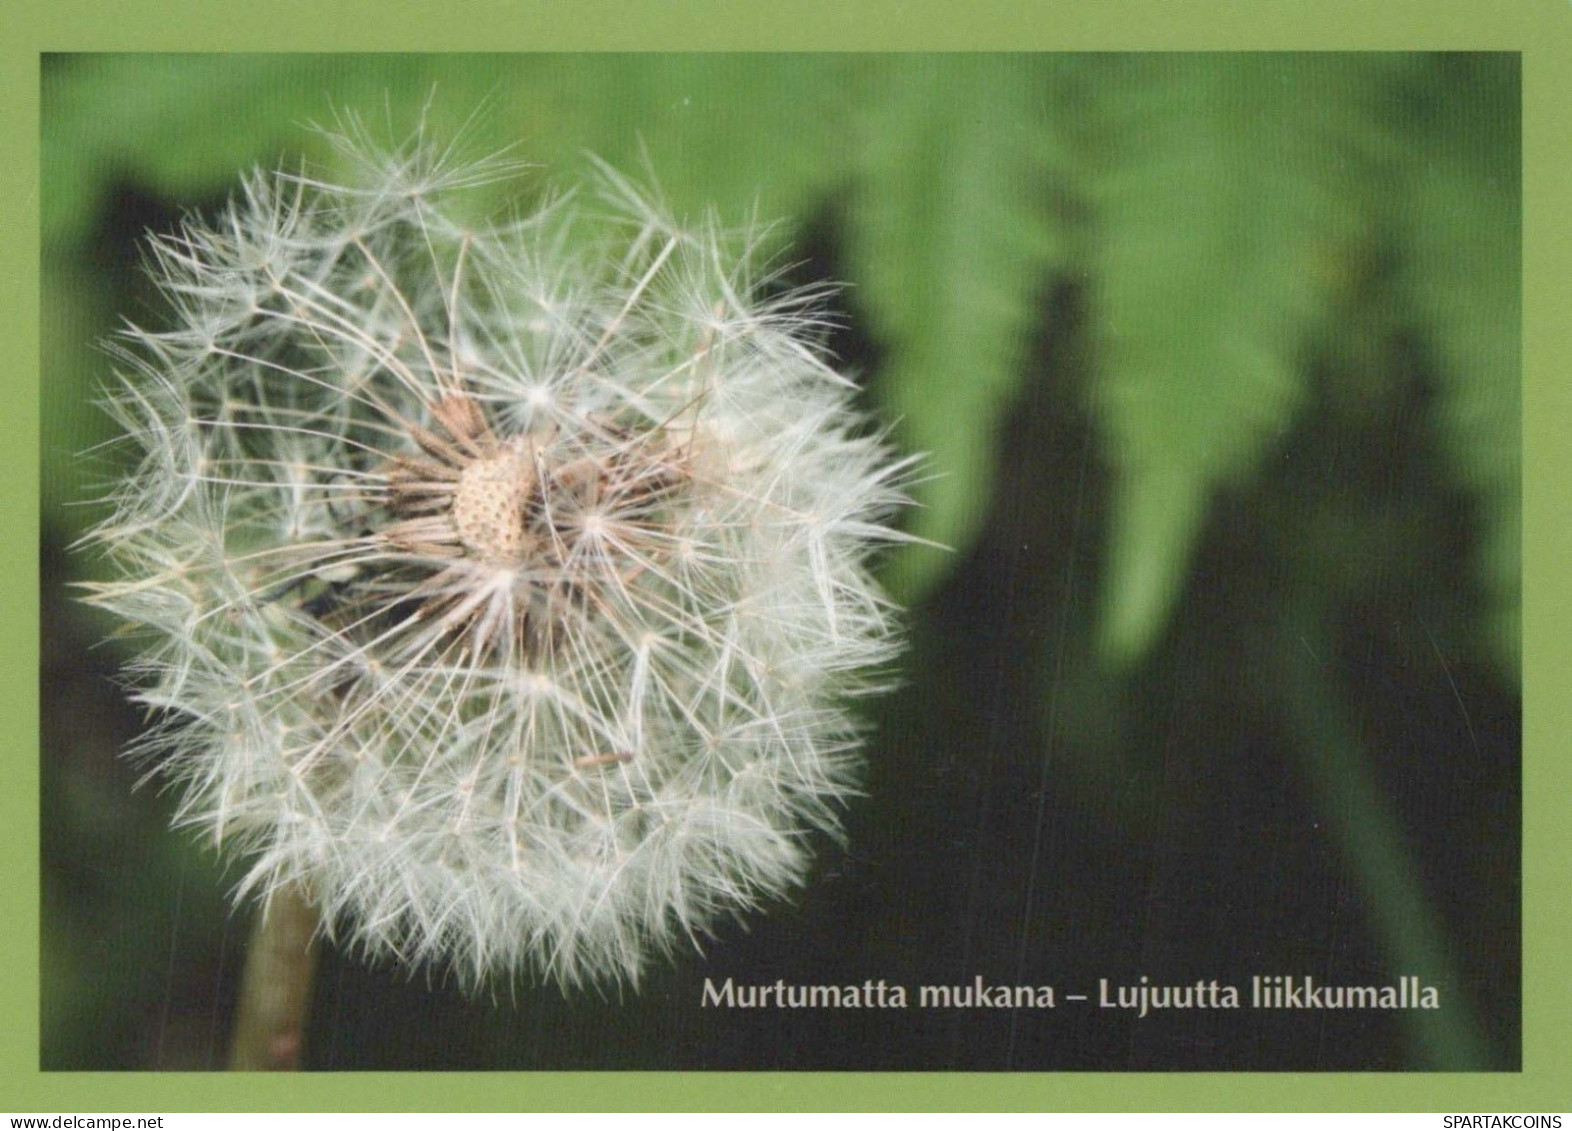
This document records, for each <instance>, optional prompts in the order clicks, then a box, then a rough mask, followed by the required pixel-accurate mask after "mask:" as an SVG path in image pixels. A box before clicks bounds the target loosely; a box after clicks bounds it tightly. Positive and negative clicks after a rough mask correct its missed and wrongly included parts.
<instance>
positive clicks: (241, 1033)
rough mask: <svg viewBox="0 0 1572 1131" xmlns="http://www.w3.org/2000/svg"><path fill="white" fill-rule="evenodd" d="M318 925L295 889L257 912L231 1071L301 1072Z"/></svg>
mask: <svg viewBox="0 0 1572 1131" xmlns="http://www.w3.org/2000/svg"><path fill="white" fill-rule="evenodd" d="M317 926H318V919H317V911H316V908H315V907H313V906H312V904H311V903H310V902H309V901H308V900H307V899H306V896H305V894H304V893H303V892H302V891H301V890H300V889H299V888H297V887H294V886H288V887H285V888H283V889H281V890H279V891H277V892H275V893H274V894H273V897H272V898H271V899H270V900H269V901H268V903H267V905H266V906H265V907H263V908H262V909H261V910H259V911H258V912H257V917H256V922H255V924H254V925H253V926H252V928H251V941H250V943H249V944H248V946H247V948H246V968H245V973H244V974H243V975H242V976H241V981H240V1005H239V1008H238V1010H237V1013H236V1018H235V1036H234V1043H233V1045H232V1046H231V1047H230V1050H229V1068H230V1071H232V1072H293V1071H295V1070H297V1069H299V1067H300V1064H301V1060H302V1059H303V1056H304V1052H305V1045H306V1021H307V1019H308V1017H309V1016H310V1011H311V983H312V980H313V976H314V974H315V971H316V958H317V945H316V935H317Z"/></svg>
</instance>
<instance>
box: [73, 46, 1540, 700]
mask: <svg viewBox="0 0 1572 1131" xmlns="http://www.w3.org/2000/svg"><path fill="white" fill-rule="evenodd" d="M1516 84H1517V76H1516V70H1515V66H1514V65H1513V64H1512V63H1511V61H1510V60H1509V59H1507V57H1504V56H1479V57H1473V58H1472V59H1471V60H1467V61H1458V60H1447V59H1437V58H1425V57H1418V56H1394V55H1381V54H1339V55H1274V54H1250V55H1244V54H1241V55H1219V56H1187V55H1168V54H1154V55H1141V56H1052V55H1030V56H1028V55H991V56H967V55H958V56H921V55H918V56H873V57H868V56H832V55H782V56H683V55H634V56H627V55H583V56H560V55H543V56H419V55H412V56H364V57H341V56H223V57H202V56H135V57H132V56H90V57H81V58H73V57H53V58H51V60H50V61H49V65H48V66H46V68H45V89H44V107H45V145H44V169H43V182H44V189H45V191H44V194H43V225H44V226H43V233H44V241H45V249H46V262H47V263H48V264H49V265H50V270H49V272H48V273H47V275H46V283H47V285H48V293H47V296H46V303H45V309H46V339H45V340H46V342H47V343H48V347H49V348H48V349H47V350H46V363H45V374H44V377H45V391H46V395H45V424H46V432H47V438H46V445H45V448H46V452H47V453H48V455H46V468H45V472H46V475H45V483H46V501H47V502H48V503H49V504H50V505H51V506H53V505H56V504H59V503H61V502H63V501H65V500H67V499H70V498H75V497H80V496H81V495H82V494H83V493H84V489H83V484H82V481H81V479H82V476H81V472H80V465H79V462H78V461H77V459H76V457H75V454H74V453H77V452H80V451H82V450H83V449H85V448H87V447H89V446H91V445H92V444H93V443H95V442H96V441H98V440H100V439H103V438H104V436H103V429H104V427H105V426H104V424H103V423H102V421H101V420H100V418H99V417H98V416H97V415H95V414H94V413H93V412H91V411H90V410H89V409H87V408H86V407H85V406H86V405H87V402H89V401H90V400H91V389H92V388H93V386H94V385H95V384H96V383H97V382H98V381H99V380H100V379H101V377H102V370H103V369H104V368H105V365H104V363H101V362H99V361H97V360H96V359H95V358H94V357H93V356H91V355H90V353H89V352H88V350H87V349H86V348H85V347H84V342H89V341H91V340H92V339H93V338H95V337H98V336H101V334H102V333H103V332H105V331H107V330H108V329H109V323H108V318H109V316H110V312H111V311H112V310H115V309H120V310H124V309H126V307H127V305H128V304H127V303H126V302H125V301H124V299H125V295H124V294H123V293H122V294H117V295H112V296H111V297H109V298H106V297H105V290H104V288H103V287H102V286H101V285H98V284H97V282H96V279H95V275H96V274H97V273H98V272H99V271H100V270H101V268H102V264H101V263H100V262H99V261H97V260H95V258H94V253H93V249H92V248H91V247H90V246H89V244H90V242H91V241H92V240H93V239H94V238H95V237H96V235H97V233H98V232H99V230H100V228H101V226H102V224H103V222H104V221H103V210H104V207H105V205H106V202H107V201H108V199H109V194H110V192H111V191H112V190H113V189H114V188H115V187H116V186H126V185H131V186H135V187H136V188H138V189H139V190H141V191H142V192H144V193H153V194H156V195H158V196H160V197H163V198H166V199H168V200H170V201H172V202H175V201H178V202H187V203H189V202H193V201H208V202H212V201H213V200H215V199H218V198H220V197H221V194H223V193H224V192H226V191H227V189H228V186H229V185H231V184H232V183H233V179H234V176H235V174H236V172H237V171H238V170H239V169H241V168H244V167H246V166H249V165H251V164H254V163H259V162H260V163H273V162H275V161H278V160H280V159H284V160H291V161H293V160H296V159H298V158H299V157H301V156H303V157H304V158H305V159H307V160H309V161H313V162H318V163H328V164H330V163H331V162H332V160H333V156H332V154H331V153H328V152H326V151H325V148H324V146H323V145H322V144H321V141H320V139H318V138H317V137H315V136H314V135H313V134H311V133H310V132H309V131H308V130H306V129H304V128H303V127H304V126H305V125H306V124H308V123H310V122H314V121H316V122H320V121H331V120H332V119H333V117H334V115H335V114H336V113H338V112H341V111H353V112H356V113H358V114H360V115H361V116H362V117H363V118H365V119H366V121H367V123H368V125H369V126H370V128H372V129H373V131H374V132H385V133H386V135H387V137H388V138H389V139H390V140H397V139H399V138H400V137H402V136H403V134H404V133H406V132H407V131H408V129H409V128H411V126H412V124H413V123H415V122H416V121H419V120H422V119H424V120H425V121H426V123H427V129H428V132H429V133H430V134H431V135H432V136H433V137H436V138H443V137H448V136H451V135H454V134H460V133H462V134H463V135H464V138H465V144H466V146H467V147H468V148H469V149H471V150H473V151H480V152H484V151H489V150H491V149H496V148H501V147H505V146H514V147H516V148H517V150H518V151H519V152H520V153H522V154H523V155H525V156H527V157H528V158H530V159H531V160H537V161H539V162H540V163H541V164H542V166H544V167H545V171H546V177H547V178H548V179H549V178H554V177H560V178H561V179H564V180H571V178H572V176H573V175H574V173H575V172H576V170H577V168H578V167H581V163H582V151H584V150H589V151H593V152H595V153H598V154H600V155H601V156H603V157H605V158H606V159H607V160H609V161H611V162H612V163H613V164H615V165H618V166H619V167H623V168H631V169H634V170H635V171H636V170H638V169H639V168H640V167H641V166H642V165H644V164H645V162H646V159H647V166H648V174H647V175H649V176H653V177H655V178H656V179H658V181H659V184H660V186H661V189H662V191H663V192H664V193H665V194H666V195H667V196H668V198H669V199H670V200H671V202H672V204H673V205H674V206H675V207H676V208H677V209H678V211H680V212H688V213H690V214H692V213H696V212H698V211H699V210H701V209H703V208H705V207H708V206H712V205H713V206H714V207H716V208H717V209H718V210H719V211H720V212H721V214H722V215H723V216H729V217H741V216H743V215H746V214H749V213H750V212H752V211H753V210H755V209H757V210H758V212H759V213H760V214H762V215H767V216H774V215H785V216H792V217H796V218H797V219H798V220H806V219H815V218H819V217H824V216H830V217H832V218H834V219H835V220H836V221H838V224H839V226H838V227H837V228H836V230H835V231H834V232H833V233H832V234H833V236H834V237H835V239H836V246H837V249H838V252H839V256H840V260H839V264H838V266H839V267H840V269H841V270H842V271H843V272H844V274H845V275H846V282H847V283H848V284H849V288H850V289H849V292H848V293H849V298H848V301H849V303H850V305H851V306H852V307H853V308H854V309H855V310H857V311H858V312H859V313H861V314H863V315H865V316H866V319H867V326H868V328H869V329H870V331H871V333H872V335H873V337H874V339H875V340H876V342H877V344H878V346H879V348H880V356H881V358H882V365H881V369H880V372H878V373H877V374H874V375H873V377H874V385H875V387H876V388H877V389H878V391H879V393H880V395H881V396H882V397H883V398H884V399H885V401H886V403H887V406H888V409H889V412H890V415H891V416H892V417H894V418H895V419H896V420H897V421H898V433H897V434H898V435H899V436H900V438H901V439H902V441H903V442H904V443H906V444H908V445H909V446H910V447H911V448H912V449H914V450H922V451H926V452H928V453H930V459H929V462H928V464H927V478H926V479H925V481H924V482H923V483H922V484H921V486H920V488H919V490H918V495H919V502H921V503H922V504H923V509H922V510H921V511H919V512H918V515H919V517H918V518H917V519H916V520H915V524H914V530H913V532H914V533H915V534H917V535H919V536H920V537H922V538H924V539H928V540H931V541H932V542H936V543H941V544H943V545H946V546H948V547H949V548H950V549H951V550H953V551H955V552H954V553H952V554H945V553H943V552H942V551H939V550H936V549H934V548H933V547H932V546H927V545H921V544H918V545H913V546H911V547H909V548H908V549H907V550H906V551H904V552H903V554H902V555H898V556H897V558H896V560H895V561H894V562H893V563H892V567H891V571H890V574H891V580H892V582H893V583H894V584H895V586H896V588H897V589H898V590H899V591H900V592H901V593H902V595H903V596H905V597H908V598H916V597H919V596H920V595H921V594H922V593H923V592H925V591H927V590H928V589H931V587H932V586H933V585H934V584H935V583H936V582H938V581H939V580H940V579H941V578H942V577H943V576H944V575H945V573H946V571H947V569H948V568H950V567H951V566H952V565H953V563H954V562H956V561H959V560H961V558H962V556H963V555H964V553H965V551H966V550H967V549H968V548H969V546H970V545H971V543H972V541H973V540H974V539H975V537H976V536H977V534H978V532H979V531H980V530H981V529H982V527H983V525H984V523H985V521H986V520H987V517H988V514H989V505H990V498H991V495H992V485H993V479H994V476H995V470H996V466H997V464H998V455H997V450H996V447H997V442H998V438H999V436H1000V434H1001V428H1000V425H1001V422H1002V420H1003V418H1004V417H1005V415H1006V414H1007V413H1008V412H1009V410H1010V406H1011V405H1012V404H1013V403H1014V401H1015V399H1016V398H1017V397H1018V396H1019V395H1020V394H1021V393H1022V391H1023V390H1024V388H1025V383H1026V382H1027V381H1028V380H1045V381H1053V380H1055V379H1056V377H1057V376H1058V375H1057V374H1054V373H1042V374H1039V373H1034V372H1032V366H1031V352H1030V345H1031V343H1032V342H1033V341H1034V340H1035V337H1034V335H1037V334H1039V333H1040V324H1041V322H1042V314H1041V310H1042V309H1043V304H1042V302H1041V299H1042V296H1043V295H1044V294H1045V293H1047V290H1048V288H1049V287H1050V286H1051V285H1052V284H1053V283H1054V282H1055V281H1056V280H1065V279H1068V280H1070V281H1072V282H1075V283H1077V284H1080V285H1083V286H1084V287H1085V290H1086V293H1087V296H1088V299H1087V305H1088V309H1089V321H1090V344H1091V348H1092V354H1091V357H1092V366H1093V370H1094V374H1095V380H1094V381H1093V383H1092V385H1091V387H1090V389H1089V390H1087V393H1086V396H1087V398H1088V401H1089V405H1090V407H1091V408H1092V409H1093V411H1094V412H1095V414H1096V419H1097V421H1098V423H1099V425H1100V428H1101V432H1102V436H1103V438H1104V441H1105V443H1104V458H1105V460H1106V461H1107V463H1108V464H1109V465H1110V466H1111V470H1112V472H1113V478H1114V484H1115V488H1114V496H1113V498H1112V500H1111V507H1112V511H1111V519H1110V522H1109V526H1108V538H1109V546H1108V551H1107V555H1106V568H1105V576H1104V578H1103V583H1102V594H1101V603H1102V608H1101V613H1100V630H1099V644H1100V651H1101V653H1102V655H1103V656H1104V657H1105V658H1107V659H1109V660H1111V661H1113V662H1115V663H1116V664H1129V663H1131V662H1134V661H1136V660H1139V659H1140V658H1141V657H1142V656H1143V655H1144V654H1145V653H1146V652H1147V651H1148V649H1149V648H1150V647H1151V645H1152V643H1153V642H1154V641H1155V640H1156V639H1157V638H1158V637H1159V636H1160V635H1161V633H1162V631H1163V628H1164V626H1165V625H1166V624H1167V622H1168V620H1169V618H1170V615H1171V612H1172V608H1173V605H1174V602H1175V601H1176V600H1177V599H1178V595H1179V593H1180V591H1181V590H1182V587H1183V585H1184V583H1185V579H1186V577H1187V576H1188V573H1189V569H1190V562H1191V557H1192V550H1193V547H1194V545H1195V543H1196V540H1197V538H1198V537H1199V534H1200V531H1201V529H1202V527H1203V524H1204V523H1205V522H1206V521H1207V518H1208V516H1209V514H1210V513H1211V505H1212V501H1213V499H1214V498H1215V496H1216V492H1217V491H1218V489H1219V488H1222V487H1225V486H1229V485H1240V484H1246V483H1248V482H1249V481H1250V480H1251V478H1252V476H1254V475H1255V474H1256V473H1257V471H1258V470H1259V469H1260V467H1261V461H1262V459H1263V457H1264V456H1265V455H1266V453H1268V452H1269V451H1270V450H1271V449H1272V447H1273V445H1274V444H1276V443H1278V442H1279V441H1280V440H1281V438H1282V437H1283V436H1284V435H1285V433H1286V432H1287V431H1288V430H1289V429H1290V428H1291V427H1292V426H1293V425H1294V424H1295V423H1296V421H1298V420H1299V419H1300V418H1301V415H1302V410H1303V407H1304V405H1305V404H1306V399H1307V391H1308V389H1309V384H1308V382H1309V377H1308V374H1309V371H1310V368H1309V366H1310V362H1311V361H1312V360H1313V359H1314V357H1315V356H1317V354H1318V352H1325V351H1326V350H1328V349H1335V348H1336V341H1337V337H1338V328H1337V327H1336V325H1335V316H1336V313H1337V312H1338V311H1340V310H1345V309H1346V307H1347V304H1348V303H1349V301H1350V298H1351V295H1352V294H1353V292H1354V289H1355V283H1356V281H1357V280H1359V279H1361V278H1363V277H1364V276H1365V274H1366V273H1367V271H1368V266H1369V262H1370V261H1371V260H1372V259H1373V258H1374V257H1375V256H1376V255H1378V254H1380V255H1387V256H1391V257H1393V258H1394V259H1395V261H1396V262H1397V264H1398V267H1399V270H1398V272H1397V275H1396V277H1397V280H1398V282H1397V285H1396V289H1395V291H1394V293H1393V295H1392V296H1390V298H1391V305H1392V308H1393V309H1394V310H1395V311H1397V312H1398V315H1399V316H1400V317H1407V318H1409V319H1410V320H1411V321H1412V322H1413V323H1415V324H1418V325H1419V326H1420V327H1421V332H1422V333H1423V335H1424V337H1425V340H1426V342H1427V343H1428V346H1429V348H1430V350H1431V352H1432V354H1433V355H1434V357H1435V359H1436V362H1437V364H1438V366H1439V368H1440V372H1441V380H1442V401H1441V405H1440V409H1439V413H1438V418H1439V420H1440V422H1441V429H1440V431H1441V442H1442V444H1443V446H1444V448H1445V450H1446V454H1447V456H1448V458H1449V459H1450V461H1451V465H1452V467H1453V468H1454V469H1455V472H1456V475H1457V477H1458V480H1459V483H1460V484H1461V485H1463V486H1464V487H1466V488H1467V489H1468V490H1469V491H1470V492H1472V493H1473V495H1474V497H1475V498H1477V500H1478V502H1479V505H1480V511H1481V514H1482V515H1483V516H1484V517H1483V525H1484V528H1485V537H1484V552H1483V555H1482V556H1483V560H1482V561H1481V563H1480V570H1481V575H1482V577H1483V578H1484V579H1485V583H1486V585H1487V586H1488V589H1489V594H1490V600H1491V608H1492V610H1493V611H1492V612H1491V613H1490V618H1491V623H1490V624H1489V625H1485V626H1481V630H1480V631H1481V633H1482V634H1483V635H1484V636H1485V637H1487V638H1488V639H1489V640H1490V641H1492V642H1493V644H1492V646H1493V654H1494V655H1496V656H1497V658H1498V659H1499V660H1500V662H1501V663H1502V665H1503V666H1504V670H1506V671H1508V672H1510V673H1514V674H1515V671H1516V659H1515V656H1516V638H1517V628H1516V619H1515V618H1516V609H1517V593H1518V588H1517V586H1518V582H1517V571H1518V567H1517V556H1518V547H1517V525H1518V517H1517V516H1518V514H1519V513H1520V502H1519V493H1518V483H1517V479H1518V469H1519V465H1520V456H1519V452H1518V443H1519V441H1518V429H1517V421H1516V413H1517V406H1518V404H1519V398H1518V392H1517V389H1518V374H1517V365H1518V361H1517V311H1518V309H1519V303H1518V296H1517V262H1518V260H1517V236H1518V227H1517V221H1516V209H1517V180H1516V160H1517V158H1516V153H1517V150H1516V128H1515V127H1516V103H1515V98H1516V91H1517V85H1516ZM1416 107H1418V108H1421V109H1420V110H1416V109H1415V108H1416ZM477 108H478V109H477ZM496 203H497V204H498V205H499V206H501V205H502V204H503V203H505V202H503V201H497V202H496ZM783 235H786V236H789V235H791V233H790V232H785V233H783ZM120 285H121V286H122V287H123V286H124V285H125V284H123V283H122V284H120ZM131 305H132V307H133V309H134V305H135V304H131ZM62 521H63V522H64V524H65V526H66V527H67V530H68V532H69V530H70V529H72V528H74V526H75V525H76V524H77V523H78V522H79V519H76V518H66V519H64V520H62Z"/></svg>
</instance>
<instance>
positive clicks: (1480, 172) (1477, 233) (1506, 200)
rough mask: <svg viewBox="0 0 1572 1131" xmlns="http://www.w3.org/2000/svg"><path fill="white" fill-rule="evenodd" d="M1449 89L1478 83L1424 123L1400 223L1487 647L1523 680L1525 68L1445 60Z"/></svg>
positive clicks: (1438, 69)
mask: <svg viewBox="0 0 1572 1131" xmlns="http://www.w3.org/2000/svg"><path fill="white" fill-rule="evenodd" d="M1432 76H1433V81H1434V83H1435V84H1436V86H1438V87H1453V88H1460V89H1464V90H1468V91H1470V92H1471V93H1472V97H1470V98H1468V99H1466V100H1458V102H1459V105H1457V106H1456V107H1453V108H1450V112H1448V113H1444V114H1435V115H1434V116H1433V117H1432V119H1431V120H1430V121H1428V122H1426V123H1425V128H1424V129H1423V130H1422V131H1421V133H1420V141H1419V144H1420V146H1422V149H1421V155H1422V156H1421V158H1420V159H1419V160H1417V161H1415V162H1413V163H1412V164H1411V166H1410V168H1409V173H1410V176H1409V180H1408V183H1407V186H1406V188H1407V193H1406V196H1405V198H1404V204H1405V205H1406V208H1405V209H1403V211H1402V213H1401V216H1400V221H1401V223H1402V233H1403V240H1404V246H1405V248H1406V249H1407V253H1408V254H1407V258H1406V260H1405V264H1404V266H1405V268H1406V269H1405V271H1404V274H1403V277H1402V287H1403V290H1404V293H1405V297H1406V298H1407V299H1408V301H1409V302H1410V303H1411V304H1412V309H1413V312H1414V316H1415V318H1416V320H1417V321H1418V322H1419V323H1420V327H1421V330H1422V332H1423V334H1424V336H1425V340H1426V341H1428V342H1429V343H1431V348H1432V349H1433V350H1435V352H1436V354H1437V360H1438V361H1439V377H1440V381H1441V384H1442V394H1443V395H1442V397H1441V409H1440V415H1441V421H1440V423H1441V428H1442V432H1443V438H1444V450H1445V453H1446V455H1447V457H1448V459H1449V460H1450V461H1451V465H1452V467H1453V469H1454V471H1455V473H1456V475H1457V476H1458V478H1459V480H1460V482H1462V483H1463V484H1464V485H1466V486H1467V488H1468V489H1469V490H1470V491H1471V492H1472V493H1473V495H1474V497H1475V498H1476V499H1479V500H1481V501H1483V502H1484V503H1485V504H1486V505H1485V506H1484V507H1483V508H1482V525H1483V530H1482V531H1481V536H1482V553H1481V561H1480V562H1479V574H1480V576H1481V579H1482V581H1483V584H1484V587H1485V595H1486V598H1487V600H1488V602H1489V605H1488V611H1487V614H1486V617H1487V619H1486V623H1484V624H1483V625H1481V626H1479V628H1480V630H1481V632H1482V635H1483V638H1484V640H1483V644H1484V651H1485V653H1486V654H1487V655H1488V656H1489V658H1490V659H1492V660H1493V661H1494V662H1495V663H1496V664H1497V666H1498V667H1499V668H1500V669H1501V670H1502V671H1504V672H1507V673H1509V674H1510V675H1511V676H1512V677H1513V678H1516V675H1517V671H1518V663H1519V646H1520V640H1521V631H1522V630H1521V623H1520V621H1521V612H1520V609H1521V602H1520V596H1519V595H1520V592H1521V581H1520V562H1521V537H1520V529H1521V524H1522V493H1521V491H1520V483H1521V481H1522V437H1521V432H1522V428H1521V422H1522V411H1523V410H1522V382H1521V372H1522V368H1521V367H1522V357H1521V348H1520V339H1521V333H1522V314H1523V310H1522V300H1521V288H1520V280H1521V278H1522V256H1521V252H1520V247H1521V234H1522V219H1521V215H1520V211H1519V200H1520V191H1521V185H1520V176H1519V168H1520V146H1519V140H1518V139H1519V136H1520V134H1519V124H1520V114H1519V101H1518V85H1517V68H1516V66H1515V64H1508V63H1506V62H1505V61H1503V60H1500V59H1497V58H1495V57H1491V56H1486V57H1483V58H1475V59H1472V60H1462V59H1455V58H1451V59H1447V58H1444V59H1442V60H1440V61H1438V62H1436V63H1435V64H1434V65H1433V67H1432Z"/></svg>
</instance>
